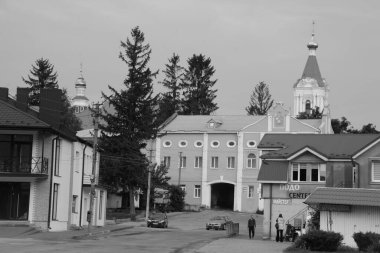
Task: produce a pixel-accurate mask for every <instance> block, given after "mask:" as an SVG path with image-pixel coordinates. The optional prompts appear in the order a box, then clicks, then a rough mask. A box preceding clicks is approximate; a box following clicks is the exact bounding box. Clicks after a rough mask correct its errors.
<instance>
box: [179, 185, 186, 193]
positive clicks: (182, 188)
mask: <svg viewBox="0 0 380 253" xmlns="http://www.w3.org/2000/svg"><path fill="white" fill-rule="evenodd" d="M180 187H181V190H182V191H183V192H186V185H185V184H181V185H180Z"/></svg>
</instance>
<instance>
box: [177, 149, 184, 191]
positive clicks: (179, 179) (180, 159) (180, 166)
mask: <svg viewBox="0 0 380 253" xmlns="http://www.w3.org/2000/svg"><path fill="white" fill-rule="evenodd" d="M182 165H183V164H182V152H179V172H178V186H181V169H182Z"/></svg>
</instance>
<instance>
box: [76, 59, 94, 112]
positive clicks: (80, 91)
mask: <svg viewBox="0 0 380 253" xmlns="http://www.w3.org/2000/svg"><path fill="white" fill-rule="evenodd" d="M89 104H90V103H89V100H88V98H87V97H86V81H85V80H84V78H83V74H82V64H81V67H80V77H78V79H77V81H76V82H75V97H73V99H72V105H73V106H74V107H75V112H76V113H80V112H82V111H84V110H86V109H87V108H88V106H89Z"/></svg>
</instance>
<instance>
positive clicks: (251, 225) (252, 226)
mask: <svg viewBox="0 0 380 253" xmlns="http://www.w3.org/2000/svg"><path fill="white" fill-rule="evenodd" d="M255 228H256V220H255V218H254V217H253V215H251V218H250V219H249V220H248V232H249V239H253V237H255Z"/></svg>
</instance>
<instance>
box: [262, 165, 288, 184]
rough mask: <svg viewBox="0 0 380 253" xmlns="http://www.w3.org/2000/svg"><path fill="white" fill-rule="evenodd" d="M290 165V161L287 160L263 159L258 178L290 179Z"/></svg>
mask: <svg viewBox="0 0 380 253" xmlns="http://www.w3.org/2000/svg"><path fill="white" fill-rule="evenodd" d="M288 166H289V163H288V162H287V161H284V162H275V161H263V163H262V164H261V167H260V171H259V175H258V176H257V180H258V181H271V182H284V181H288Z"/></svg>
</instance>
